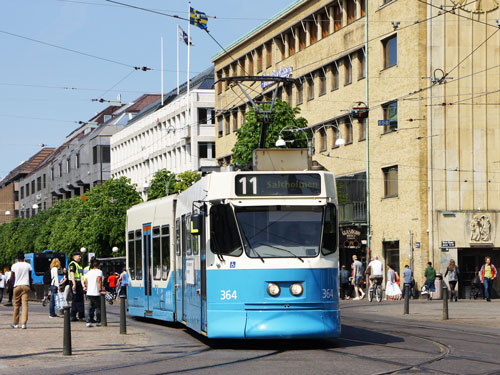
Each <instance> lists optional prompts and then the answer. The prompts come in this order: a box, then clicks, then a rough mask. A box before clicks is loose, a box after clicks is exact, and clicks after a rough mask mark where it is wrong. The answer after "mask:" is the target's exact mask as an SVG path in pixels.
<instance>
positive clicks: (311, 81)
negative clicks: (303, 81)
mask: <svg viewBox="0 0 500 375" xmlns="http://www.w3.org/2000/svg"><path fill="white" fill-rule="evenodd" d="M313 99H314V76H312V77H308V78H307V100H313Z"/></svg>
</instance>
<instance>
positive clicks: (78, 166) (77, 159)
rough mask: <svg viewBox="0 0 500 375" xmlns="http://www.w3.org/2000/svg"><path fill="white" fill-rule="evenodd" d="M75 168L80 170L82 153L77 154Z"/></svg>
mask: <svg viewBox="0 0 500 375" xmlns="http://www.w3.org/2000/svg"><path fill="white" fill-rule="evenodd" d="M75 167H76V169H78V168H80V153H78V154H76V158H75Z"/></svg>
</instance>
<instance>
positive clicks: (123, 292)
mask: <svg viewBox="0 0 500 375" xmlns="http://www.w3.org/2000/svg"><path fill="white" fill-rule="evenodd" d="M118 282H119V284H120V297H127V286H128V274H127V270H126V269H125V268H124V269H123V270H122V273H121V274H120V277H119V278H118Z"/></svg>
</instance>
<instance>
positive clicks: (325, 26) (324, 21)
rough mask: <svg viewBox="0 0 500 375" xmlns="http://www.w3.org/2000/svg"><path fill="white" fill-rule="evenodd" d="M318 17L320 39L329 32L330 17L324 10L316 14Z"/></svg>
mask: <svg viewBox="0 0 500 375" xmlns="http://www.w3.org/2000/svg"><path fill="white" fill-rule="evenodd" d="M318 19H319V27H320V30H321V39H323V38H326V37H327V36H328V34H329V33H330V17H328V15H327V14H326V12H321V13H320V14H319V15H318Z"/></svg>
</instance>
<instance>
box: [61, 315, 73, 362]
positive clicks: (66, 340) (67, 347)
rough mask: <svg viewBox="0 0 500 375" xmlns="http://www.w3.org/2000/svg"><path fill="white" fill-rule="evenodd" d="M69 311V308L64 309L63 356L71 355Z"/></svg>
mask: <svg viewBox="0 0 500 375" xmlns="http://www.w3.org/2000/svg"><path fill="white" fill-rule="evenodd" d="M70 311H71V308H70V307H69V306H68V307H65V308H64V334H63V355H72V349H71V319H70Z"/></svg>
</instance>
